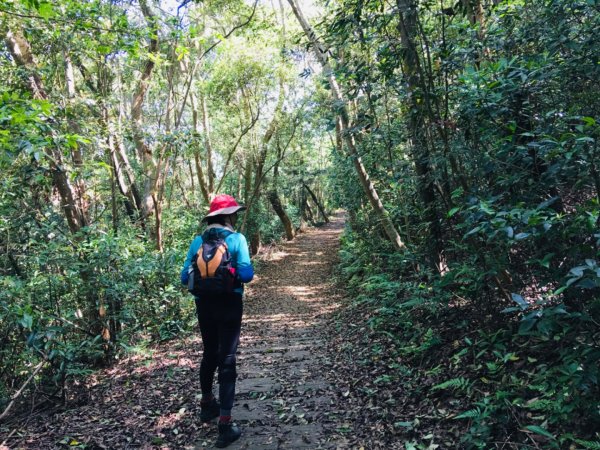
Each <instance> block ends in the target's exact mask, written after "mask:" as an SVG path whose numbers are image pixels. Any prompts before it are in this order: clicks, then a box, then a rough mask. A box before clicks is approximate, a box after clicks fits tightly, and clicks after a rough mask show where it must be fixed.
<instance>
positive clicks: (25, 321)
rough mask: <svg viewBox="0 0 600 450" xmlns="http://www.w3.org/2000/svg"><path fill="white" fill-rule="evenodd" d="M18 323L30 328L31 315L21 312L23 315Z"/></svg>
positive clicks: (31, 323) (31, 324)
mask: <svg viewBox="0 0 600 450" xmlns="http://www.w3.org/2000/svg"><path fill="white" fill-rule="evenodd" d="M19 324H20V325H21V326H22V327H23V328H26V329H28V330H30V329H31V327H32V326H33V317H32V316H30V315H29V314H27V313H25V314H23V317H22V318H21V320H19Z"/></svg>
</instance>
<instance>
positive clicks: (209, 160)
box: [200, 95, 215, 199]
mask: <svg viewBox="0 0 600 450" xmlns="http://www.w3.org/2000/svg"><path fill="white" fill-rule="evenodd" d="M200 111H201V112H202V129H203V131H204V147H205V149H206V166H207V169H206V172H207V175H208V195H209V197H210V198H211V199H212V197H213V196H214V195H215V192H214V189H215V170H214V167H213V148H212V142H211V139H210V122H209V117H208V107H207V106H206V99H205V98H204V95H201V96H200Z"/></svg>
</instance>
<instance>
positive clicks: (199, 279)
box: [188, 228, 241, 297]
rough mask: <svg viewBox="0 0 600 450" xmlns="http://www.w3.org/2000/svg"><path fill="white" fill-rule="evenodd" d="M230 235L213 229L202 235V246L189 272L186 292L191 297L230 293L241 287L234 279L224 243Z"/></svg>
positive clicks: (233, 272)
mask: <svg viewBox="0 0 600 450" xmlns="http://www.w3.org/2000/svg"><path fill="white" fill-rule="evenodd" d="M230 234H231V231H228V230H217V229H215V228H213V229H210V230H208V231H206V232H205V233H204V234H203V235H202V245H201V246H200V248H199V249H198V253H197V254H196V256H195V257H194V258H192V264H191V266H190V271H189V278H188V291H190V293H191V294H192V295H195V296H196V297H198V296H201V295H202V294H219V293H221V294H222V293H230V292H232V291H233V289H234V288H236V287H238V286H241V284H240V282H239V281H236V279H235V269H234V268H233V266H232V265H231V254H230V253H229V249H228V248H227V244H226V243H225V238H226V237H227V236H229V235H230Z"/></svg>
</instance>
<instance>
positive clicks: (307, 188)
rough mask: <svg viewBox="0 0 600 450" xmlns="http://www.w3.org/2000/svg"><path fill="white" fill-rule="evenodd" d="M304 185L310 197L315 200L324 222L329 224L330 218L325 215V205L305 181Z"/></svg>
mask: <svg viewBox="0 0 600 450" xmlns="http://www.w3.org/2000/svg"><path fill="white" fill-rule="evenodd" d="M302 185H303V186H304V188H305V189H306V191H307V192H308V193H309V195H310V197H311V198H312V199H313V202H315V205H317V209H318V210H319V212H320V213H321V216H323V220H324V221H325V223H329V217H327V214H326V213H325V208H323V205H321V202H319V199H318V198H317V196H316V195H315V193H314V192H313V191H312V190H311V189H310V188H309V187H308V185H307V184H306V183H305V182H304V181H302Z"/></svg>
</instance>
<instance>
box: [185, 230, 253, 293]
mask: <svg viewBox="0 0 600 450" xmlns="http://www.w3.org/2000/svg"><path fill="white" fill-rule="evenodd" d="M219 229H226V228H219ZM225 243H226V244H227V247H228V248H229V253H230V254H231V263H232V265H233V267H235V270H236V273H237V276H238V278H239V279H240V281H241V282H242V283H249V282H250V281H252V278H254V268H253V267H252V262H251V261H250V253H249V252H248V243H247V242H246V237H245V236H244V235H243V234H241V233H231V234H230V235H229V236H227V237H226V238H225ZM201 245H202V236H196V238H195V239H194V240H193V241H192V244H191V245H190V249H189V250H188V253H187V257H186V258H185V262H184V263H183V269H182V270H181V284H183V285H186V286H187V282H188V277H189V273H188V270H189V268H190V266H191V264H192V258H193V257H194V256H195V255H196V254H197V253H198V250H199V249H200V246H201ZM234 292H239V293H240V294H242V293H243V292H244V287H243V286H242V287H240V288H236V289H234Z"/></svg>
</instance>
